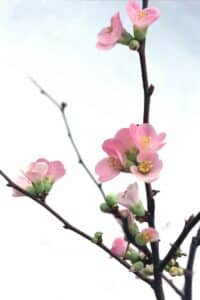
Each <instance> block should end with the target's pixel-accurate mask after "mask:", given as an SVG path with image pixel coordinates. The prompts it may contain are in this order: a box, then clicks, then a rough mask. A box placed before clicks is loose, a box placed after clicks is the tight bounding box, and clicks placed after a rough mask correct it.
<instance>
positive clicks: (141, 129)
mask: <svg viewBox="0 0 200 300" xmlns="http://www.w3.org/2000/svg"><path fill="white" fill-rule="evenodd" d="M130 130H131V128H130ZM133 130H134V129H133ZM165 136H166V134H165V133H164V132H162V133H159V134H157V133H156V131H155V129H154V128H153V126H152V125H150V124H142V125H140V126H138V128H137V131H136V132H135V134H134V138H135V144H136V148H137V149H138V150H139V151H140V152H148V153H150V152H156V151H158V150H159V149H160V148H162V147H163V146H164V145H165V143H164V142H163V140H164V138H165Z"/></svg>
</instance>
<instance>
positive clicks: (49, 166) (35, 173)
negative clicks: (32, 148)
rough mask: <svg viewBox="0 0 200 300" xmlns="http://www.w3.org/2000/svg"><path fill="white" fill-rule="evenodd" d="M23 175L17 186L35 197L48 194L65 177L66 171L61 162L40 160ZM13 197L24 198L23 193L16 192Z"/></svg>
mask: <svg viewBox="0 0 200 300" xmlns="http://www.w3.org/2000/svg"><path fill="white" fill-rule="evenodd" d="M22 174H23V176H19V177H18V179H17V180H16V184H17V185H19V186H20V187H21V188H23V189H24V190H26V191H29V192H30V193H32V194H34V195H37V193H40V194H47V193H48V192H49V191H50V189H51V187H52V185H53V183H54V182H55V181H57V180H58V179H59V178H61V177H62V176H64V175H65V169H64V166H63V164H62V163H61V162H60V161H52V162H49V161H48V160H46V159H44V158H40V159H38V160H37V161H35V162H32V163H30V164H29V165H28V167H27V168H26V170H25V171H23V172H22ZM13 196H23V193H20V192H18V191H16V190H14V193H13Z"/></svg>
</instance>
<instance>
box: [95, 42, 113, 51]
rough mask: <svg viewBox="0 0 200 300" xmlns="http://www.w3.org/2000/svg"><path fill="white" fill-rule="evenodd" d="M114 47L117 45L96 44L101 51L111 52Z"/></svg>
mask: <svg viewBox="0 0 200 300" xmlns="http://www.w3.org/2000/svg"><path fill="white" fill-rule="evenodd" d="M114 46H115V44H110V45H104V44H103V43H100V42H98V43H97V44H96V47H97V49H99V50H109V49H112V48H113V47H114Z"/></svg>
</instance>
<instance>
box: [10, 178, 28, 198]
mask: <svg viewBox="0 0 200 300" xmlns="http://www.w3.org/2000/svg"><path fill="white" fill-rule="evenodd" d="M15 183H16V185H18V186H19V187H21V188H22V189H24V190H26V189H27V188H28V187H30V186H32V183H31V182H30V181H29V180H28V178H26V177H24V176H19V177H18V178H17V180H16V181H15ZM13 196H14V197H21V196H24V194H23V193H21V192H19V191H17V190H15V189H13Z"/></svg>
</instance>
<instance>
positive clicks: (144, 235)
mask: <svg viewBox="0 0 200 300" xmlns="http://www.w3.org/2000/svg"><path fill="white" fill-rule="evenodd" d="M142 237H143V239H144V240H145V242H149V241H150V240H151V234H150V233H149V232H145V233H143V234H142Z"/></svg>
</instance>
